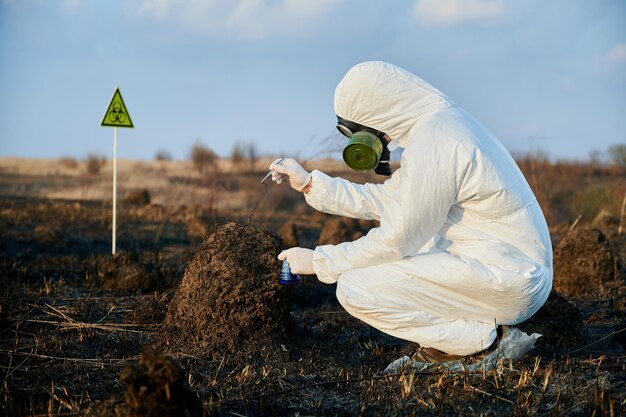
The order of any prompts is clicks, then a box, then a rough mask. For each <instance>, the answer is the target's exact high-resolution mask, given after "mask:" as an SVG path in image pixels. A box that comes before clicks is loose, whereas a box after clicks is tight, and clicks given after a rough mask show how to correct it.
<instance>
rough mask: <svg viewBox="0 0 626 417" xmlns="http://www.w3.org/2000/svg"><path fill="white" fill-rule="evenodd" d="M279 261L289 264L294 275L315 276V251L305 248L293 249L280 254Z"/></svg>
mask: <svg viewBox="0 0 626 417" xmlns="http://www.w3.org/2000/svg"><path fill="white" fill-rule="evenodd" d="M278 259H280V260H281V261H284V260H285V259H286V260H287V262H289V266H290V267H291V272H292V273H294V274H304V275H313V274H315V271H314V270H313V251H312V250H311V249H305V248H291V249H287V250H284V251H282V252H281V253H279V254H278Z"/></svg>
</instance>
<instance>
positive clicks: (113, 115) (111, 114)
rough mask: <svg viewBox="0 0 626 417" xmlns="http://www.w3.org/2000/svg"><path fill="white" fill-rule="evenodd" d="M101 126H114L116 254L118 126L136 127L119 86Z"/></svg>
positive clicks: (115, 223) (114, 236)
mask: <svg viewBox="0 0 626 417" xmlns="http://www.w3.org/2000/svg"><path fill="white" fill-rule="evenodd" d="M100 126H109V127H113V225H112V227H111V229H112V235H113V236H112V243H111V252H112V254H113V255H115V242H116V231H117V128H118V127H130V128H132V127H134V126H133V122H132V120H131V119H130V114H128V110H126V105H125V104H124V100H123V99H122V93H120V89H119V88H118V87H115V92H114V93H113V98H111V103H109V107H108V108H107V111H106V113H104V117H103V118H102V123H100Z"/></svg>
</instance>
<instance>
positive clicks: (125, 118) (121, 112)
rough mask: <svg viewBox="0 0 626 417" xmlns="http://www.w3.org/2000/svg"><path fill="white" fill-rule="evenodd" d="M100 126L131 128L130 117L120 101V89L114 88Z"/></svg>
mask: <svg viewBox="0 0 626 417" xmlns="http://www.w3.org/2000/svg"><path fill="white" fill-rule="evenodd" d="M100 125H101V126H113V127H133V122H132V120H130V115H129V114H128V110H127V109H126V105H125V104H124V100H123V99H122V94H121V93H120V89H119V88H116V89H115V92H114V93H113V98H112V99H111V103H110V104H109V107H108V108H107V111H106V113H105V114H104V118H103V119H102V123H101V124H100Z"/></svg>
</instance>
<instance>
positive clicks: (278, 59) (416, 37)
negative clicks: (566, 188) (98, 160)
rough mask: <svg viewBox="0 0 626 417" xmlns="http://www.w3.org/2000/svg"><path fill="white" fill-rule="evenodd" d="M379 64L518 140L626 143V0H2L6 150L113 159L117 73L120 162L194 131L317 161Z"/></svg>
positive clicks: (571, 147)
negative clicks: (419, 81) (339, 109)
mask: <svg viewBox="0 0 626 417" xmlns="http://www.w3.org/2000/svg"><path fill="white" fill-rule="evenodd" d="M367 60H384V61H388V62H392V63H394V64H396V65H399V66H401V67H404V68H406V69H407V70H409V71H412V72H414V73H415V74H417V75H419V76H420V77H422V78H424V79H425V80H427V81H428V82H430V83H431V84H433V85H434V86H436V87H437V88H439V89H440V90H442V91H443V92H445V93H446V94H447V95H448V96H449V97H450V98H451V99H452V100H454V101H456V102H457V103H459V104H460V105H461V106H463V107H464V108H465V109H467V110H468V111H469V112H470V113H472V114H473V115H475V116H476V117H478V118H479V119H480V120H481V121H482V122H483V123H484V124H486V125H487V126H488V127H489V128H490V129H491V130H492V131H493V132H494V133H495V134H496V135H497V136H498V137H499V138H500V139H501V141H502V142H503V143H504V145H505V146H506V147H507V148H508V149H509V150H511V151H512V152H516V153H528V152H537V151H542V152H545V153H548V155H549V156H550V157H551V158H554V159H561V158H566V159H586V158H587V156H588V155H589V153H590V152H591V151H593V150H598V151H605V150H606V149H607V148H608V147H609V146H610V145H612V144H616V143H626V2H624V1H620V0H554V1H539V0H404V1H402V0H386V1H378V2H363V1H360V0H230V1H227V0H120V1H113V0H107V1H104V0H59V1H54V0H0V91H1V92H2V94H1V95H0V156H23V157H58V156H72V157H77V158H83V157H85V156H86V155H87V153H90V152H93V153H99V154H103V155H106V156H111V155H112V142H113V132H112V129H111V128H104V127H100V121H101V119H102V116H103V115H104V112H105V110H106V107H107V105H108V103H109V100H110V99H111V96H112V94H113V90H114V88H115V86H119V87H120V89H121V92H122V95H123V97H124V100H125V102H126V105H127V107H128V110H129V112H130V115H131V117H132V119H133V122H134V124H135V129H118V140H119V142H118V156H119V157H123V158H133V159H153V158H154V156H155V154H156V152H157V151H158V150H160V149H163V150H167V151H168V152H170V153H171V154H172V155H173V156H174V157H175V158H180V159H182V158H186V157H187V156H188V153H189V149H190V147H191V146H192V145H193V144H194V143H195V142H196V141H201V142H203V143H204V144H205V145H207V146H209V147H210V148H212V149H214V150H215V151H216V152H217V153H218V154H220V155H222V156H228V155H230V152H231V150H232V148H233V145H234V143H235V142H238V141H239V142H254V143H255V144H256V147H257V149H258V151H259V153H261V154H281V153H286V154H288V155H299V156H300V157H308V156H310V155H313V154H315V153H317V152H318V151H320V147H323V146H324V144H323V143H324V141H323V139H324V138H326V137H328V135H331V134H334V132H335V116H334V113H333V93H334V89H335V86H336V84H337V83H338V82H339V80H340V79H341V78H342V77H343V75H344V74H345V72H346V71H347V70H348V69H349V68H350V67H351V66H352V65H354V64H356V63H358V62H362V61H367ZM533 137H539V138H540V139H529V138H533Z"/></svg>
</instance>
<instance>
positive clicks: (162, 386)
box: [0, 197, 626, 416]
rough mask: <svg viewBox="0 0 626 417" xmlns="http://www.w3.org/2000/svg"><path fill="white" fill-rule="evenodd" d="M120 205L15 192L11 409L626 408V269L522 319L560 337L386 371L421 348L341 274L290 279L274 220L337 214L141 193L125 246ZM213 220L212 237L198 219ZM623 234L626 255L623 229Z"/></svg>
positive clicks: (0, 304) (3, 246) (540, 411)
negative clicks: (359, 305)
mask: <svg viewBox="0 0 626 417" xmlns="http://www.w3.org/2000/svg"><path fill="white" fill-rule="evenodd" d="M110 208H111V207H110V205H108V204H106V203H100V202H84V201H60V200H59V201H55V200H38V199H34V198H30V199H26V198H18V197H1V198H0V274H1V275H0V277H1V279H0V368H1V375H2V385H1V386H0V415H6V416H30V415H42V416H43V415H45V416H68V415H81V416H82V415H94V416H141V415H146V416H151V415H155V416H156V415H162V416H165V415H172V416H201V415H207V416H232V415H235V416H239V415H245V416H296V415H300V416H303V415H329V416H352V415H362V416H383V415H384V416H387V415H391V416H416V415H437V416H439V415H443V416H456V415H476V416H478V415H484V416H486V415H523V416H525V415H570V416H587V415H597V416H599V415H607V416H614V415H615V416H617V415H623V414H624V412H625V409H626V382H625V381H626V378H625V371H626V363H625V360H626V356H625V354H624V348H625V347H626V346H625V344H626V343H625V340H626V337H624V336H626V334H625V333H626V332H625V329H626V325H625V323H624V319H625V318H626V317H625V316H626V314H625V308H624V293H623V290H622V286H621V283H620V282H623V279H624V277H623V275H622V276H621V277H616V276H615V275H614V273H613V275H611V277H610V280H608V281H607V280H604V281H602V282H603V284H602V285H603V287H602V291H601V292H592V293H590V295H589V296H587V297H582V296H581V291H582V290H581V288H582V287H581V286H580V282H578V281H577V282H576V286H575V287H573V288H574V290H572V291H569V292H568V291H567V290H565V291H563V290H561V291H560V292H559V291H558V288H557V289H556V290H555V291H553V293H552V294H551V296H550V299H549V301H548V303H547V304H546V306H545V307H544V308H543V309H542V310H540V311H539V312H538V313H537V315H536V316H535V317H533V318H531V319H530V320H529V321H527V322H526V323H523V324H522V325H520V326H519V327H520V328H521V329H522V330H524V331H526V332H529V333H531V332H538V333H542V334H544V336H543V337H542V338H540V339H539V340H538V342H537V344H536V347H535V349H534V350H533V351H531V353H530V354H529V355H528V356H526V357H525V358H523V359H521V360H518V361H515V362H509V361H507V362H502V363H501V364H500V365H499V366H498V367H497V369H495V370H492V371H485V372H479V373H450V372H447V371H441V370H439V371H437V370H433V371H430V372H416V371H413V370H410V369H406V370H404V371H400V372H398V373H395V374H390V375H384V374H383V373H382V370H383V369H384V368H385V367H386V366H387V364H389V363H390V362H391V361H393V360H395V359H397V358H399V357H401V356H402V355H404V354H410V353H411V351H412V350H413V349H414V348H415V347H414V346H413V345H412V344H410V343H407V342H404V341H402V340H398V339H394V338H391V337H389V336H387V335H385V334H383V333H381V332H378V331H377V330H375V329H372V328H370V327H368V326H366V325H364V324H362V323H361V322H359V321H358V320H356V319H354V318H352V317H351V316H349V315H348V314H347V313H346V312H345V311H343V310H342V308H341V307H340V306H339V304H338V303H337V301H336V299H335V296H334V286H329V285H325V284H321V283H319V282H317V281H316V279H315V278H314V277H305V278H304V281H303V283H302V284H301V285H298V286H293V287H281V288H279V287H277V286H276V281H277V280H278V272H279V269H278V268H279V267H280V263H278V262H275V260H274V257H275V255H276V252H277V251H278V250H279V249H280V247H281V242H280V240H278V239H279V238H277V237H275V236H274V235H273V233H276V234H278V230H279V228H280V226H282V225H283V224H285V223H286V222H287V220H289V221H292V222H293V224H294V225H296V224H297V227H296V226H294V227H292V226H290V227H289V233H291V235H292V237H293V235H298V236H297V238H298V240H299V241H300V244H302V245H305V246H309V247H312V246H313V245H314V244H315V242H316V240H317V239H318V238H319V237H320V234H321V229H322V225H321V223H320V219H322V220H323V218H322V217H316V216H315V215H312V214H311V213H308V212H305V213H303V215H302V216H301V217H300V218H297V219H294V217H293V216H292V217H289V218H287V217H285V218H284V219H282V220H281V219H279V220H277V218H276V216H273V218H272V221H264V220H263V219H261V218H259V219H255V222H254V223H255V226H252V225H248V224H247V223H246V220H245V219H228V220H226V219H219V218H218V219H214V218H210V217H209V216H206V215H203V214H202V213H198V212H197V211H194V210H192V209H190V208H189V209H186V208H180V209H178V210H175V211H168V210H166V209H165V208H162V207H159V206H155V205H147V206H142V207H125V208H124V207H123V208H121V209H120V211H119V213H118V215H119V217H118V224H119V231H118V236H119V240H118V251H119V253H118V254H117V255H116V256H115V257H112V256H111V253H110V251H111V248H110ZM198 219H200V220H198ZM231 220H239V221H236V222H234V223H232V222H231ZM198 222H203V225H204V227H205V231H206V232H207V233H206V234H205V235H203V236H198V235H196V234H192V233H190V232H189V230H191V226H192V224H193V227H194V228H196V229H197V226H198V224H197V223H198ZM257 226H259V227H257ZM352 226H353V227H355V228H359V229H358V230H343V229H346V227H348V226H346V225H341V228H342V230H343V232H345V234H346V236H349V237H351V236H353V235H354V233H364V232H366V230H363V228H364V227H365V226H364V225H362V224H357V223H354V224H352ZM229 227H230V228H231V229H228V228H229ZM225 228H226V229H225ZM225 230H226V231H229V233H225V232H224V231H225ZM343 232H342V233H343ZM220 233H222V235H220ZM325 233H328V232H325ZM229 236H230V238H229ZM592 236H596V235H595V234H592ZM233 237H236V239H233ZM229 239H230V240H229ZM245 239H251V240H253V241H254V244H253V245H246V244H245ZM597 240H598V241H599V242H600V243H602V244H603V245H604V242H605V241H604V239H603V238H602V237H601V236H600V237H597ZM614 240H615V242H616V243H617V244H619V245H621V246H620V247H618V248H617V249H616V253H617V252H623V245H624V244H625V243H626V242H625V240H624V239H623V237H622V239H621V240H620V239H619V238H618V239H614ZM555 243H556V242H555ZM592 243H593V242H592ZM589 245H591V243H589ZM589 245H586V246H584V247H585V250H586V251H591V252H593V250H594V249H593V246H589ZM555 246H556V245H555ZM570 246H572V245H570ZM574 246H575V245H574ZM590 248H591V249H590ZM603 248H604V249H603V250H606V248H607V246H606V245H605V246H603ZM563 251H567V249H563V250H561V255H560V256H565V257H567V256H569V257H570V258H571V257H572V256H573V257H574V258H576V257H577V256H578V257H582V256H585V254H584V253H579V254H569V255H568V254H567V253H564V252H563ZM257 257H258V260H257ZM261 258H262V259H261ZM220 259H221V261H219V262H218V260H220ZM611 259H613V258H611ZM555 261H556V259H555ZM611 262H613V264H615V265H616V264H617V263H616V261H614V260H611ZM218 264H219V265H218ZM613 264H612V265H613ZM576 265H584V263H580V262H579V263H576ZM274 268H276V270H274ZM572 271H575V268H574V267H568V273H572ZM621 273H623V271H621ZM192 278H193V280H192ZM185 280H187V282H185ZM198 280H201V281H202V280H203V281H202V282H204V284H203V285H195V286H194V284H193V283H194V282H196V284H197V282H198ZM268 280H270V281H271V280H273V281H271V282H268ZM620 280H621V281H620ZM183 283H184V285H183ZM559 285H560V288H565V287H563V285H564V284H563V282H562V281H560V283H559ZM235 290H236V291H235ZM183 291H185V293H184V294H183V293H182V292H183ZM233 294H235V295H233ZM229 297H230V298H229ZM186 300H187V301H186ZM186 303H187V304H186ZM194 303H195V304H194ZM211 303H213V304H211ZM212 306H213V307H212ZM244 313H245V314H244ZM203 317H204V318H205V320H203Z"/></svg>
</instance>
